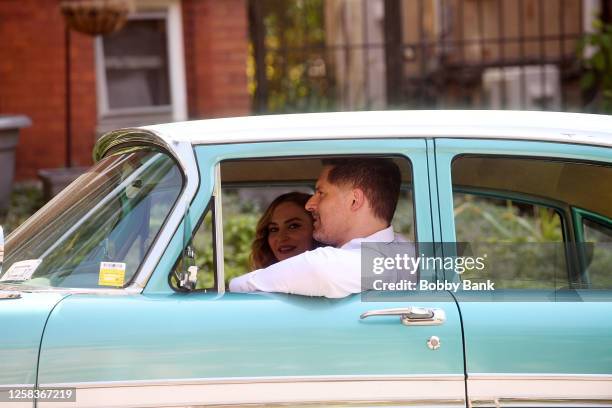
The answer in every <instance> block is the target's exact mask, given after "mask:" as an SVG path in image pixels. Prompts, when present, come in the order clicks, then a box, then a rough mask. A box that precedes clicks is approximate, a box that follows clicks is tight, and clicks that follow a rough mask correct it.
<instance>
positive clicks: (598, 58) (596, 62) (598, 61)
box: [592, 51, 606, 71]
mask: <svg viewBox="0 0 612 408" xmlns="http://www.w3.org/2000/svg"><path fill="white" fill-rule="evenodd" d="M592 60H593V66H594V67H595V69H596V70H598V71H603V70H604V69H605V68H606V58H605V56H604V54H603V53H602V52H601V51H598V52H597V53H595V55H593V58H592Z"/></svg>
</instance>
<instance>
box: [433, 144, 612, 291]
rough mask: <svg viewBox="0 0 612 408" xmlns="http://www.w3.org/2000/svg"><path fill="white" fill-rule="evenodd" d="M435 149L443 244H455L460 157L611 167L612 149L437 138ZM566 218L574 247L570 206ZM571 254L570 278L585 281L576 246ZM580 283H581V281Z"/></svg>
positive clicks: (570, 246)
mask: <svg viewBox="0 0 612 408" xmlns="http://www.w3.org/2000/svg"><path fill="white" fill-rule="evenodd" d="M434 146H435V158H436V160H435V167H436V168H435V172H436V179H437V185H438V202H437V205H438V210H439V211H440V217H439V218H438V220H439V225H437V226H436V227H437V228H439V230H440V236H441V238H440V241H441V242H446V243H452V242H456V233H455V231H456V227H455V219H454V212H453V210H454V205H453V191H454V190H453V177H452V166H453V163H454V161H455V160H456V159H458V158H460V157H464V156H487V157H494V158H500V159H501V158H510V159H525V160H546V161H561V162H576V163H581V164H582V163H583V164H596V165H604V166H612V148H610V147H606V146H591V145H584V144H571V143H561V142H545V141H532V140H516V139H490V138H484V137H483V138H469V139H463V138H435V139H434ZM552 201H554V200H552ZM432 205H435V203H432ZM564 215H565V220H566V223H565V224H567V227H565V228H564V239H565V238H566V237H570V239H573V241H571V242H574V243H575V242H577V238H576V236H575V224H574V222H575V220H574V217H573V215H572V212H571V207H570V206H569V205H568V209H567V212H564ZM562 222H563V218H562ZM566 234H567V235H566ZM442 247H443V248H444V247H445V246H444V245H443V246H442ZM446 247H448V246H446ZM568 247H569V248H568ZM568 251H570V252H569V253H570V255H571V257H570V259H566V262H567V261H571V263H567V265H568V268H572V270H570V271H569V273H570V275H569V277H570V278H576V277H578V278H580V279H582V263H581V261H580V260H579V254H577V253H575V252H576V245H566V257H568V255H567V254H568ZM455 252H456V250H455ZM577 282H582V280H578V281H577ZM570 283H572V282H570Z"/></svg>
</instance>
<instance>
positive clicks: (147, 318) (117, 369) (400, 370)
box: [39, 293, 464, 399]
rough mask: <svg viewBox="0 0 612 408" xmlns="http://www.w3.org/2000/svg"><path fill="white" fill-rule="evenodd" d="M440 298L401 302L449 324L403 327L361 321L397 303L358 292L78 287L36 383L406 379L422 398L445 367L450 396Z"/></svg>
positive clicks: (454, 324)
mask: <svg viewBox="0 0 612 408" xmlns="http://www.w3.org/2000/svg"><path fill="white" fill-rule="evenodd" d="M440 296H443V297H441V299H446V300H439V299H438V300H437V301H436V303H435V305H432V301H431V300H428V298H426V297H421V296H418V295H416V296H413V297H412V299H407V302H406V304H405V306H408V305H410V306H427V307H431V306H436V307H441V308H443V309H444V311H445V312H446V317H447V320H446V322H445V323H444V324H442V325H439V326H411V327H407V326H404V325H402V324H401V323H400V321H399V318H398V317H397V316H388V317H382V318H371V319H367V320H360V318H359V316H360V315H361V314H362V313H363V312H365V311H368V310H373V309H383V308H388V307H400V306H402V305H401V304H398V303H397V302H394V303H386V302H371V303H364V302H361V299H360V295H353V296H352V297H348V298H344V299H324V298H309V297H302V296H292V295H283V294H225V295H223V296H219V295H216V294H173V295H154V296H145V295H131V296H121V297H110V296H95V295H75V296H71V297H70V298H69V299H66V301H64V302H63V303H62V304H61V305H59V306H58V307H57V308H56V309H55V310H54V312H53V314H52V316H51V317H50V319H49V323H48V325H47V329H46V331H45V337H44V339H43V342H42V352H41V358H40V370H39V371H40V373H39V381H40V384H41V385H43V386H50V385H58V384H60V385H62V386H76V387H82V388H88V387H91V386H92V385H95V387H97V388H99V387H103V386H104V385H106V386H109V385H112V384H113V383H117V384H127V385H129V384H131V386H132V387H139V386H143V384H145V383H150V382H151V381H169V382H172V383H173V384H183V385H184V384H189V383H194V382H195V383H200V384H201V383H202V382H205V381H211V380H217V381H219V380H223V379H225V380H227V379H230V378H233V379H234V380H240V379H241V378H244V379H257V380H258V381H260V382H261V381H264V380H268V381H276V382H283V383H285V385H287V383H291V382H295V381H296V378H301V379H302V382H303V381H304V380H309V381H315V380H317V379H319V380H320V379H321V378H335V379H336V380H340V379H344V380H346V381H356V380H360V381H362V382H363V381H366V380H367V381H381V380H385V379H387V380H388V379H390V378H394V377H395V378H396V380H397V379H401V381H403V383H404V386H405V387H407V388H406V389H405V392H404V395H405V396H410V395H412V396H413V397H415V396H422V395H421V394H420V393H421V392H422V390H419V389H417V388H420V387H421V386H422V385H423V382H424V378H427V377H428V376H430V378H432V381H436V380H435V376H440V377H442V378H446V379H447V381H446V382H445V384H446V386H444V387H442V388H439V391H440V392H442V393H445V394H446V397H447V398H448V397H449V392H450V391H449V389H451V390H455V391H454V392H452V397H453V398H455V399H462V398H463V396H464V392H463V391H464V389H463V384H464V376H463V358H462V347H463V345H462V340H461V325H460V319H459V314H458V311H457V306H456V304H455V302H454V301H453V299H452V298H451V296H450V295H449V294H448V293H443V294H441V295H440ZM432 335H436V336H438V337H439V338H440V339H441V342H442V344H443V346H442V347H441V348H440V349H439V350H435V351H434V350H429V349H428V347H427V340H428V338H429V337H430V336H432ZM411 378H418V380H415V381H416V382H414V381H411ZM451 379H454V380H452V381H451ZM88 383H89V384H88ZM419 384H420V385H419ZM449 387H450V388H449ZM411 393H412V394H411ZM349 397H350V395H349V394H346V395H344V398H347V399H348V398H349ZM430 397H431V398H434V397H435V394H432V395H430ZM318 398H322V397H321V396H320V395H319V397H318Z"/></svg>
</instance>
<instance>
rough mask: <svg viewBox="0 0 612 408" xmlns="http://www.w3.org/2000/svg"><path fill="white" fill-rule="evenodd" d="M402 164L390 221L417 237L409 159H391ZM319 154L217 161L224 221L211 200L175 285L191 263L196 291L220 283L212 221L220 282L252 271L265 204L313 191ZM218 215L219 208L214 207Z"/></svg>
mask: <svg viewBox="0 0 612 408" xmlns="http://www.w3.org/2000/svg"><path fill="white" fill-rule="evenodd" d="M393 160H394V161H395V162H396V164H398V166H399V167H400V171H401V173H402V184H401V191H400V198H399V201H398V206H397V209H396V211H395V217H394V219H393V222H392V225H393V227H394V229H395V231H396V232H398V233H400V234H402V235H403V236H404V237H405V238H406V239H407V240H409V241H415V240H416V238H417V237H416V232H415V214H414V203H413V192H412V191H413V189H412V167H411V164H410V161H409V160H408V159H407V158H403V157H402V158H393ZM321 169H322V164H321V158H320V157H312V158H310V157H309V158H295V159H280V158H279V159H258V160H253V159H251V160H231V161H226V162H222V163H221V197H222V201H221V202H222V211H221V213H222V219H218V217H216V216H215V215H216V214H215V210H216V209H215V205H214V200H211V203H210V204H209V206H208V209H207V212H206V214H205V215H204V216H203V217H201V219H200V221H199V223H198V226H197V228H196V229H195V233H194V235H193V238H192V239H191V241H190V246H191V248H192V249H193V252H194V254H193V255H194V259H193V261H189V260H185V259H183V258H185V256H184V254H183V255H182V258H181V259H179V260H178V261H177V264H176V266H175V268H174V271H173V274H172V275H171V277H170V282H171V286H172V287H173V288H175V289H177V279H176V276H177V275H178V273H179V272H180V271H181V270H185V268H187V267H188V266H189V264H190V262H191V263H193V264H194V265H195V266H197V270H198V272H197V283H196V284H195V288H194V289H195V290H196V291H215V290H216V289H215V287H216V286H217V285H218V283H217V278H216V272H217V268H216V264H215V258H216V257H215V248H214V246H215V245H214V243H215V234H214V230H215V228H214V223H215V222H219V223H221V224H222V228H223V258H224V265H223V269H224V283H223V285H225V287H227V285H228V283H229V281H230V280H231V279H232V278H235V277H237V276H240V275H243V274H245V273H247V272H250V271H252V270H253V267H252V265H251V263H250V254H251V246H252V243H253V241H254V239H255V230H256V226H257V222H258V220H259V219H260V217H261V216H262V215H263V213H264V212H265V210H266V208H267V207H268V206H269V204H270V203H271V202H272V201H273V200H274V199H275V198H276V197H278V196H280V195H281V194H284V193H289V192H301V193H306V194H312V193H313V192H314V187H315V184H316V180H317V178H318V176H319V173H320V172H321ZM216 212H217V213H219V211H218V210H217V211H216Z"/></svg>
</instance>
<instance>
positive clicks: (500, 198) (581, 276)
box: [452, 155, 612, 288]
mask: <svg viewBox="0 0 612 408" xmlns="http://www.w3.org/2000/svg"><path fill="white" fill-rule="evenodd" d="M452 178H453V201H454V213H455V216H454V217H455V232H456V239H457V241H459V242H467V243H470V244H471V245H472V247H475V246H476V245H479V246H480V248H479V249H478V250H479V251H480V252H485V248H484V247H483V245H484V244H487V245H488V246H487V247H486V251H488V252H489V255H490V257H489V262H488V263H489V268H487V270H486V272H485V271H483V272H481V275H482V276H478V278H480V279H488V278H495V279H496V282H497V283H496V285H497V288H563V287H576V288H581V287H595V286H593V284H594V282H595V281H596V280H597V281H599V282H607V279H608V278H607V277H603V278H602V276H603V275H605V274H606V272H605V268H604V267H603V266H602V265H605V264H606V262H608V264H609V261H608V259H609V258H607V257H608V256H609V248H606V247H605V245H604V244H601V242H605V240H606V239H609V238H607V237H608V235H607V232H606V230H605V229H604V228H603V226H602V225H599V224H597V222H594V221H592V220H591V219H590V218H589V217H587V218H581V217H572V216H571V214H572V212H574V211H576V209H580V211H582V212H584V213H587V214H592V215H593V217H594V219H610V217H612V189H610V188H609V181H610V180H612V166H610V165H605V164H603V163H592V162H579V161H568V160H561V159H558V158H533V157H508V156H503V157H502V156H493V155H463V156H459V157H457V158H455V159H454V161H453V164H452ZM582 212H581V214H582ZM577 220H582V221H577ZM581 222H584V224H583V225H581V224H580V223H581ZM576 224H578V225H576ZM583 228H584V234H583V233H582V229H583ZM583 235H584V236H585V238H586V240H588V239H592V240H593V241H592V242H600V244H598V247H597V245H596V248H595V251H591V252H590V253H589V254H588V255H589V259H588V262H587V263H585V262H584V259H583V260H582V263H580V262H579V258H581V257H582V258H584V256H583V255H582V256H581V251H582V249H581V246H580V244H581V242H580V240H581V237H582V236H583ZM577 244H578V245H577ZM472 250H474V248H472ZM491 255H492V256H491ZM585 268H586V269H585ZM463 278H468V276H467V275H464V276H463ZM470 278H475V277H470ZM595 285H597V284H595ZM604 285H607V283H606V284H604ZM608 287H611V286H608Z"/></svg>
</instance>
